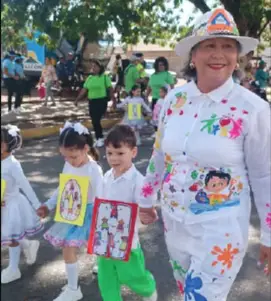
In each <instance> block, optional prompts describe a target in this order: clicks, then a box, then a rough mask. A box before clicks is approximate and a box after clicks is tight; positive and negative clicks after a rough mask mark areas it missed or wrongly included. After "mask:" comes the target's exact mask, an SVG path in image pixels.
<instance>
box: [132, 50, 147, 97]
mask: <svg viewBox="0 0 271 301" xmlns="http://www.w3.org/2000/svg"><path fill="white" fill-rule="evenodd" d="M135 56H136V57H137V58H138V59H139V63H138V64H137V65H136V68H137V70H138V72H139V76H140V80H139V81H138V83H139V84H140V86H141V95H142V96H143V95H144V92H145V90H146V88H147V85H148V80H149V79H148V76H147V73H146V71H145V67H146V62H145V60H144V54H143V53H142V52H137V53H135Z"/></svg>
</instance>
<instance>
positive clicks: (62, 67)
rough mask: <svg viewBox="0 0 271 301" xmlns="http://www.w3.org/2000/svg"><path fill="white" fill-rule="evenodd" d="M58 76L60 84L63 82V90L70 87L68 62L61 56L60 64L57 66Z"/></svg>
mask: <svg viewBox="0 0 271 301" xmlns="http://www.w3.org/2000/svg"><path fill="white" fill-rule="evenodd" d="M56 75H57V78H58V80H59V82H61V86H62V87H63V88H64V87H68V86H69V83H68V72H67V68H66V61H65V57H64V56H61V57H60V58H59V62H58V63H57V64H56Z"/></svg>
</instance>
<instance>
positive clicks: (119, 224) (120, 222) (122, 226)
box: [117, 219, 124, 232]
mask: <svg viewBox="0 0 271 301" xmlns="http://www.w3.org/2000/svg"><path fill="white" fill-rule="evenodd" d="M117 231H118V232H123V231H124V220H123V219H121V220H119V222H118V226H117Z"/></svg>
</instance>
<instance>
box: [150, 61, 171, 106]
mask: <svg viewBox="0 0 271 301" xmlns="http://www.w3.org/2000/svg"><path fill="white" fill-rule="evenodd" d="M154 69H155V73H154V74H152V76H151V78H150V81H149V84H148V88H147V94H146V98H147V99H148V97H149V95H150V94H151V95H152V104H151V107H152V110H153V109H154V106H155V104H156V102H157V100H158V99H159V98H160V89H161V88H162V87H168V88H171V89H172V88H174V78H173V76H172V75H171V74H170V73H169V72H168V60H167V59H166V58H165V57H163V56H160V57H158V58H157V59H156V60H155V62H154Z"/></svg>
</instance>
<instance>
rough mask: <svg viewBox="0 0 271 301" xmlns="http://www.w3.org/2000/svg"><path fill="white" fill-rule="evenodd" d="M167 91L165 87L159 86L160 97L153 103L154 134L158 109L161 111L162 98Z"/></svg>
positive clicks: (158, 113) (157, 119)
mask: <svg viewBox="0 0 271 301" xmlns="http://www.w3.org/2000/svg"><path fill="white" fill-rule="evenodd" d="M167 92H168V88H167V87H161V88H160V98H159V99H158V101H157V103H156V104H155V106H154V109H153V113H152V124H153V125H154V129H155V135H156V132H157V127H158V121H159V115H160V111H161V109H162V107H163V103H164V99H165V98H166V96H167Z"/></svg>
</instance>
